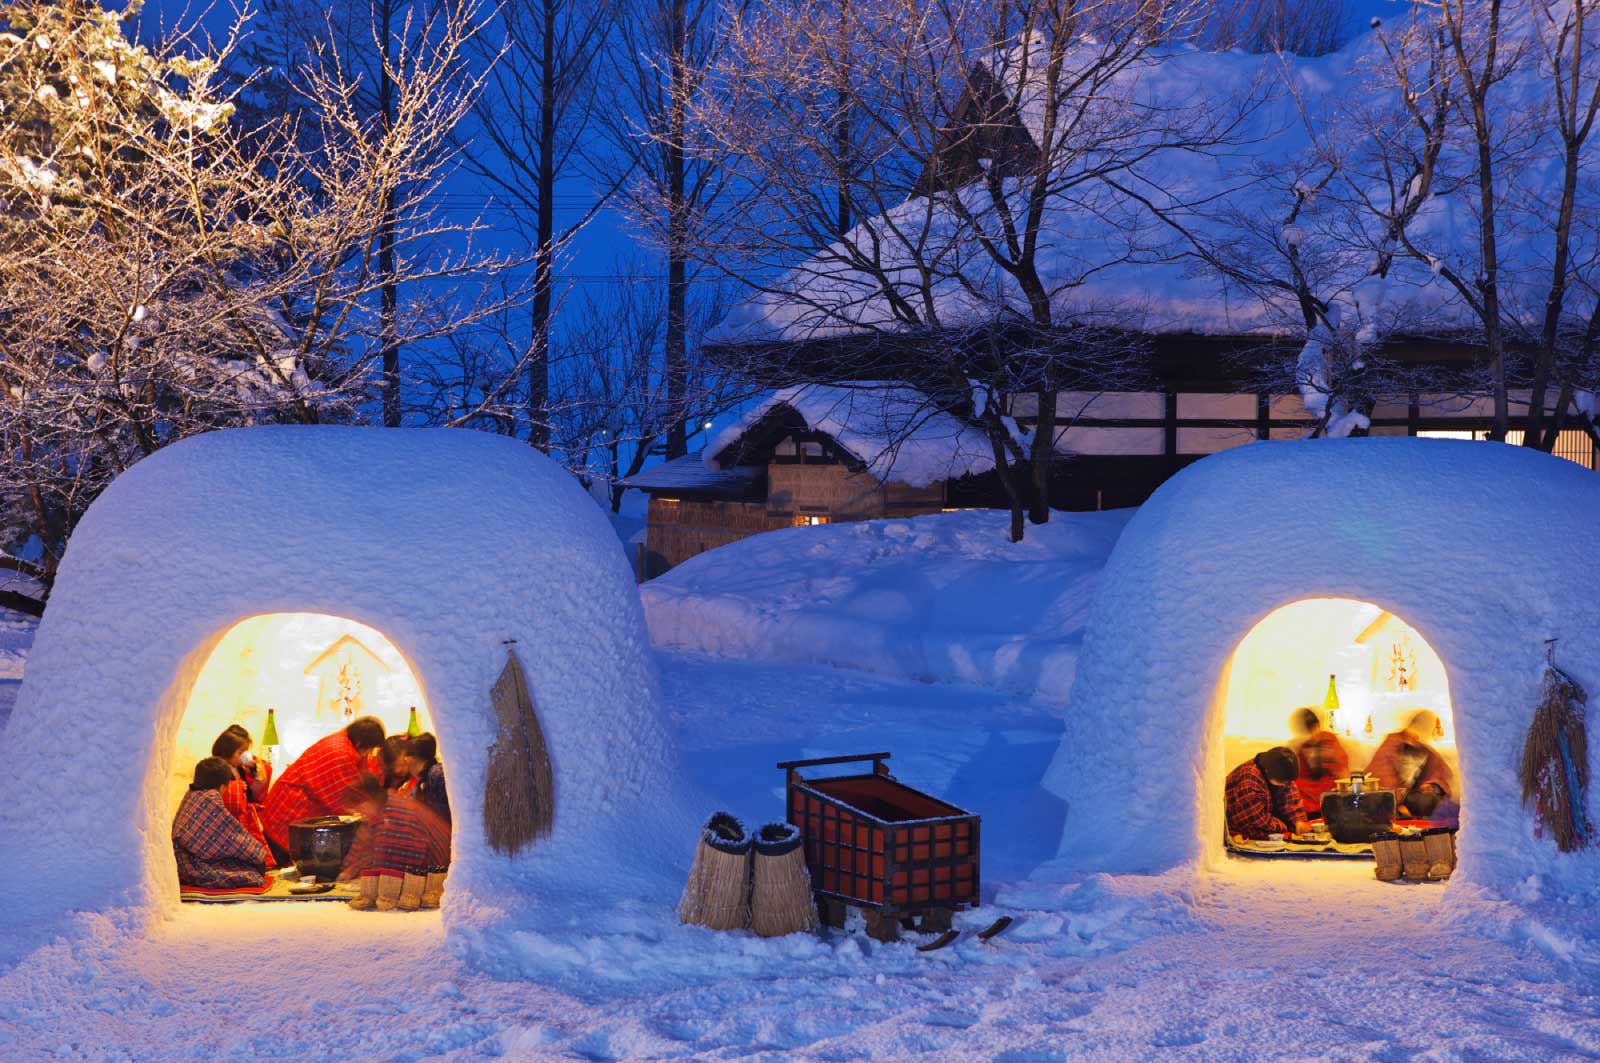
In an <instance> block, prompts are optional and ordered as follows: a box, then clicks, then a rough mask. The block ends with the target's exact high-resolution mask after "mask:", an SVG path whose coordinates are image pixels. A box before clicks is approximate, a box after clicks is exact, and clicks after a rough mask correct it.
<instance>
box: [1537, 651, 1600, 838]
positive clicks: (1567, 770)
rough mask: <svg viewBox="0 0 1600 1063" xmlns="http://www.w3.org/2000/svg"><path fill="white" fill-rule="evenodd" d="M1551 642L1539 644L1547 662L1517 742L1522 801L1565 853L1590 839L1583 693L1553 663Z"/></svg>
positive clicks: (1573, 680)
mask: <svg viewBox="0 0 1600 1063" xmlns="http://www.w3.org/2000/svg"><path fill="white" fill-rule="evenodd" d="M1555 641H1556V640H1555V639H1549V640H1547V641H1546V643H1545V646H1546V653H1547V656H1548V658H1549V663H1548V664H1547V665H1546V667H1545V672H1544V682H1543V684H1542V686H1541V689H1540V697H1539V707H1538V708H1537V709H1535V710H1534V713H1533V723H1532V725H1531V726H1529V728H1528V739H1527V742H1526V743H1525V744H1524V745H1523V747H1522V771H1521V776H1522V803H1523V805H1524V806H1526V805H1527V804H1528V803H1529V802H1532V803H1533V805H1534V810H1535V812H1536V813H1537V815H1538V817H1539V823H1540V826H1541V828H1545V829H1548V830H1549V831H1550V833H1551V834H1552V835H1553V836H1554V837H1555V840H1556V847H1557V848H1559V849H1560V850H1561V851H1562V852H1564V853H1569V852H1572V851H1573V850H1574V849H1582V848H1584V847H1585V846H1587V845H1589V844H1590V843H1591V842H1592V841H1593V839H1594V830H1593V828H1592V826H1591V824H1590V823H1589V814H1588V808H1587V805H1588V791H1589V737H1588V731H1587V729H1586V727H1585V722H1584V709H1583V706H1584V704H1585V703H1586V702H1587V701H1588V700H1589V695H1588V693H1587V692H1586V691H1585V690H1584V689H1583V687H1582V686H1581V685H1579V683H1578V682H1577V680H1575V679H1573V678H1572V677H1571V676H1569V675H1567V674H1566V673H1565V672H1563V671H1562V670H1561V669H1559V668H1557V667H1556V666H1555Z"/></svg>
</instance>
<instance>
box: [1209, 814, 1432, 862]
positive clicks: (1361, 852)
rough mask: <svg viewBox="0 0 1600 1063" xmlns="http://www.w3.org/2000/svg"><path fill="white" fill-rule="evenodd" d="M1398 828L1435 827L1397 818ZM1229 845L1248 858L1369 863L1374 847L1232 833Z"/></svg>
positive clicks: (1407, 831) (1369, 844)
mask: <svg viewBox="0 0 1600 1063" xmlns="http://www.w3.org/2000/svg"><path fill="white" fill-rule="evenodd" d="M1394 826H1395V829H1396V830H1398V831H1399V832H1400V833H1402V834H1407V833H1413V832H1415V831H1419V830H1424V829H1426V828H1428V827H1431V826H1433V824H1432V823H1429V822H1428V821H1427V820H1425V819H1397V820H1395V822H1394ZM1226 844H1227V847H1228V851H1229V852H1234V853H1240V854H1241V855H1244V856H1296V857H1307V856H1310V857H1322V858H1333V859H1363V858H1365V859H1369V860H1370V859H1371V858H1372V845H1371V843H1369V842H1350V843H1345V842H1336V841H1334V840H1333V839H1331V838H1330V839H1328V840H1327V841H1325V842H1292V841H1287V840H1285V841H1254V840H1252V839H1249V838H1242V837H1240V836H1239V835H1237V834H1229V835H1228V836H1227V843H1226Z"/></svg>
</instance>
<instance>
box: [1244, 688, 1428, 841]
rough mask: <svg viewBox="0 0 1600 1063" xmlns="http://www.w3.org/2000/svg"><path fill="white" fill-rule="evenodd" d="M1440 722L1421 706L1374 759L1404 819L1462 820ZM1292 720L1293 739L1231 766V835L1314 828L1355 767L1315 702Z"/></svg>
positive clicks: (1370, 767) (1373, 770) (1371, 768)
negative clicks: (1438, 733)
mask: <svg viewBox="0 0 1600 1063" xmlns="http://www.w3.org/2000/svg"><path fill="white" fill-rule="evenodd" d="M1438 723H1439V718H1438V716H1436V715H1435V714H1434V713H1433V712H1432V711H1431V710H1428V709H1419V710H1417V711H1416V712H1414V713H1412V714H1411V716H1410V717H1409V718H1408V719H1407V720H1406V723H1405V725H1404V726H1402V727H1401V728H1400V729H1399V730H1397V731H1394V732H1392V733H1391V734H1388V735H1386V736H1385V737H1384V739H1383V742H1382V744H1380V745H1379V746H1378V748H1377V750H1376V751H1375V752H1374V753H1373V754H1372V759H1371V762H1370V763H1368V764H1367V769H1366V773H1367V774H1368V775H1371V776H1374V777H1375V778H1376V779H1377V782H1378V786H1379V787H1380V788H1382V789H1384V790H1390V791H1392V792H1393V793H1394V795H1395V804H1396V809H1395V814H1396V816H1397V817H1399V818H1402V819H1415V820H1427V821H1429V822H1433V823H1453V821H1454V819H1455V816H1456V813H1457V810H1458V808H1459V794H1458V793H1457V788H1456V777H1455V772H1454V771H1453V770H1451V768H1450V765H1449V764H1448V763H1447V762H1446V761H1445V759H1444V757H1443V756H1441V755H1440V754H1439V751H1438V750H1436V749H1434V748H1433V747H1432V746H1430V745H1429V744H1428V742H1427V736H1429V735H1432V734H1433V733H1434V730H1435V728H1436V727H1437V726H1438ZM1289 726H1290V729H1291V730H1292V731H1293V732H1294V733H1295V736H1296V737H1295V739H1294V740H1293V741H1292V742H1291V743H1290V744H1289V745H1286V746H1275V747H1274V748H1272V749H1269V750H1266V751H1265V752H1262V753H1258V754H1256V755H1255V756H1254V757H1252V758H1250V759H1249V760H1247V761H1245V762H1244V763H1243V764H1240V765H1239V766H1238V767H1236V768H1234V769H1233V770H1232V771H1231V772H1229V773H1228V780H1227V783H1226V786H1225V788H1224V796H1223V806H1224V809H1225V812H1226V816H1227V821H1228V832H1229V833H1230V834H1233V835H1237V836H1238V837H1241V838H1244V839H1246V840H1248V841H1265V840H1266V839H1268V838H1270V837H1271V836H1273V835H1275V834H1276V835H1290V834H1302V835H1303V834H1308V833H1310V832H1311V831H1312V829H1313V828H1312V824H1313V823H1314V822H1315V821H1317V820H1320V819H1321V818H1322V795H1323V794H1325V793H1327V792H1328V791H1329V790H1332V789H1333V788H1334V787H1335V785H1336V784H1337V782H1338V780H1340V779H1342V778H1344V777H1346V776H1348V775H1349V774H1350V756H1349V753H1348V751H1347V750H1346V749H1345V747H1344V743H1343V742H1341V741H1340V740H1339V736H1338V735H1336V734H1334V733H1333V732H1332V731H1330V730H1328V729H1327V728H1326V727H1325V726H1324V725H1323V720H1322V715H1321V714H1320V713H1319V712H1318V711H1317V710H1316V709H1314V708H1304V709H1296V710H1295V711H1294V713H1293V714H1292V715H1291V716H1290V717H1289Z"/></svg>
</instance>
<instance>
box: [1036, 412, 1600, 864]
mask: <svg viewBox="0 0 1600 1063" xmlns="http://www.w3.org/2000/svg"><path fill="white" fill-rule="evenodd" d="M1597 524H1600V479H1597V478H1596V477H1595V476H1593V475H1592V474H1590V473H1586V472H1585V471H1583V470H1582V469H1580V468H1579V467H1578V466H1576V465H1575V464H1573V463H1571V462H1567V461H1562V460H1559V459H1557V458H1553V457H1551V456H1549V455H1546V454H1539V453H1535V452H1532V451H1529V450H1527V449H1525V448H1520V447H1513V446H1505V445H1498V444H1487V443H1467V442H1452V441H1435V440H1404V439H1365V440H1334V441H1326V442H1320V443H1314V444H1300V443H1267V444H1260V445H1256V446H1250V447H1241V448H1238V449H1236V450H1230V451H1228V452H1226V453H1223V454H1217V455H1213V456H1212V457H1209V458H1207V459H1205V460H1204V461H1201V462H1198V463H1196V464H1195V465H1193V466H1191V467H1190V468H1188V469H1185V470H1184V471H1183V472H1181V473H1179V474H1178V475H1177V476H1175V477H1173V478H1172V479H1171V480H1169V481H1167V483H1166V484H1164V485H1163V486H1162V487H1161V488H1160V489H1159V490H1157V491H1156V493H1155V494H1154V495H1153V496H1152V497H1151V499H1150V501H1149V502H1148V503H1146V504H1145V505H1144V506H1143V507H1142V508H1141V509H1140V510H1139V512H1138V513H1137V514H1135V516H1134V518H1133V520H1132V521H1131V522H1130V523H1129V524H1128V526H1127V528H1126V530H1125V531H1124V532H1123V533H1122V536H1121V537H1120V538H1119V540H1118V541H1117V545H1116V548H1115V550H1114V551H1113V552H1112V555H1111V558H1110V561H1109V562H1108V564H1107V566H1106V569H1105V572H1104V574H1103V576H1102V578H1101V581H1100V583H1099V585H1098V587H1097V590H1096V593H1095V597H1094V601H1093V604H1092V606H1091V613H1090V618H1089V622H1088V626H1087V628H1086V634H1085V638H1084V645H1083V652H1082V656H1081V657H1080V660H1079V667H1078V674H1077V679H1076V682H1075V684H1074V686H1073V690H1072V711H1071V712H1069V713H1067V714H1066V715H1065V716H1064V717H1063V720H1064V723H1065V729H1064V733H1063V736H1062V742H1061V746H1060V750H1059V752H1058V753H1057V755H1056V758H1055V760H1054V762H1053V764H1052V765H1051V767H1050V769H1049V771H1048V772H1047V774H1046V780H1045V782H1046V786H1047V787H1048V788H1049V789H1050V790H1051V791H1053V792H1054V793H1056V794H1057V795H1058V796H1060V797H1061V798H1062V799H1063V800H1064V801H1065V802H1066V803H1067V810H1066V819H1065V823H1064V827H1063V833H1062V838H1061V844H1060V850H1059V856H1058V858H1057V864H1056V866H1058V867H1059V868H1061V869H1067V870H1071V871H1086V870H1091V871H1160V870H1165V869H1168V868H1174V867H1178V866H1181V865H1184V864H1187V863H1193V862H1195V861H1209V860H1211V859H1213V858H1214V857H1216V856H1218V855H1220V853H1221V851H1222V840H1223V825H1222V781H1223V777H1224V774H1225V772H1226V771H1227V769H1228V768H1229V767H1231V766H1232V765H1230V764H1228V762H1227V760H1226V759H1225V757H1226V748H1225V746H1226V737H1227V736H1226V735H1225V731H1226V730H1227V729H1228V726H1229V723H1230V709H1229V694H1230V689H1231V688H1233V687H1235V686H1236V685H1237V684H1238V683H1240V682H1241V681H1243V682H1245V683H1248V682H1249V681H1250V678H1251V676H1250V674H1249V673H1250V671H1251V670H1252V669H1253V668H1255V667H1257V665H1258V664H1259V663H1260V662H1259V661H1253V660H1252V657H1251V654H1250V652H1249V646H1248V645H1247V643H1248V641H1249V640H1248V636H1250V634H1251V632H1252V631H1253V630H1255V629H1256V628H1257V627H1258V625H1260V624H1261V623H1262V621H1263V620H1265V619H1267V618H1269V617H1270V616H1271V615H1272V614H1274V613H1275V612H1276V611H1278V610H1280V609H1282V608H1283V607H1285V606H1291V607H1292V606H1293V603H1301V602H1305V601H1307V600H1326V599H1348V600H1351V601H1352V602H1354V603H1364V604H1365V606H1366V607H1367V608H1368V609H1369V610H1370V615H1371V616H1372V618H1373V620H1374V621H1375V622H1376V621H1379V620H1380V619H1381V617H1382V615H1383V614H1388V615H1389V616H1390V617H1392V618H1397V619H1398V621H1401V622H1403V625H1404V630H1406V631H1413V632H1415V633H1417V634H1418V635H1419V636H1420V637H1421V638H1422V639H1423V640H1425V642H1426V645H1427V647H1430V649H1429V650H1428V651H1427V653H1426V654H1423V653H1421V652H1419V653H1418V654H1417V659H1418V661H1419V662H1423V661H1426V662H1427V665H1426V667H1428V668H1434V667H1436V668H1437V669H1438V670H1439V673H1440V674H1439V675H1438V676H1437V677H1436V678H1435V680H1434V681H1435V683H1436V684H1437V686H1436V687H1435V689H1434V690H1433V691H1431V692H1430V691H1428V690H1421V689H1419V690H1418V691H1416V692H1415V693H1414V695H1413V696H1414V697H1415V698H1418V699H1423V703H1424V704H1425V703H1426V699H1428V698H1434V697H1442V698H1443V704H1444V705H1445V706H1446V707H1448V709H1449V710H1450V715H1449V717H1448V718H1447V719H1445V720H1444V721H1443V722H1442V727H1443V728H1445V729H1447V733H1448V737H1449V738H1451V739H1453V740H1454V744H1455V748H1456V750H1457V751H1458V754H1459V768H1460V777H1461V784H1462V797H1461V804H1462V815H1461V832H1460V853H1461V864H1460V871H1459V875H1460V876H1461V877H1463V878H1465V879H1467V880H1469V881H1475V882H1479V883H1483V884H1488V885H1491V886H1495V887H1498V888H1503V889H1509V888H1511V887H1513V886H1515V885H1516V884H1517V883H1521V882H1523V881H1525V880H1527V879H1528V878H1529V876H1532V875H1539V876H1543V877H1544V878H1545V879H1546V881H1547V882H1548V888H1549V889H1550V890H1551V891H1552V892H1561V891H1563V890H1565V889H1568V888H1571V889H1577V888H1579V886H1580V885H1582V884H1584V883H1588V882H1592V881H1593V879H1594V876H1595V875H1596V873H1597V872H1600V851H1596V850H1593V849H1591V850H1589V851H1586V852H1580V853H1576V854H1569V853H1560V852H1558V851H1557V849H1556V847H1555V845H1554V844H1553V843H1552V842H1551V841H1550V840H1549V839H1548V838H1541V836H1540V832H1539V830H1538V827H1537V823H1536V820H1535V817H1534V814H1533V812H1532V811H1531V810H1530V809H1528V808H1525V807H1524V805H1523V802H1522V797H1521V783H1520V781H1519V776H1518V771H1519V763H1520V757H1521V750H1522V748H1523V742H1524V738H1525V736H1526V734H1527V732H1528V728H1529V725H1530V722H1531V720H1532V717H1533V713H1534V709H1535V707H1536V706H1537V705H1538V704H1539V701H1540V682H1541V677H1542V674H1543V669H1544V665H1545V662H1546V652H1547V644H1546V640H1547V639H1551V638H1555V639H1558V640H1559V641H1558V642H1557V644H1556V645H1557V658H1558V660H1559V662H1560V664H1561V665H1562V667H1563V668H1564V669H1565V670H1566V671H1567V672H1569V673H1570V674H1572V675H1573V676H1574V677H1575V678H1577V679H1578V681H1579V682H1581V683H1583V684H1584V685H1585V686H1586V687H1587V688H1588V689H1589V690H1594V689H1596V687H1597V685H1600V604H1597V603H1596V601H1595V598H1594V595H1593V593H1592V588H1591V587H1590V585H1589V584H1590V580H1589V579H1588V575H1587V573H1588V569H1589V563H1588V560H1587V553H1588V544H1589V543H1591V542H1592V541H1593V534H1594V528H1595V527H1596V526H1597ZM1303 620H1304V618H1302V621H1303ZM1328 630H1330V631H1339V632H1341V633H1340V634H1339V635H1338V638H1339V639H1341V640H1348V639H1349V638H1350V634H1349V628H1348V627H1346V628H1342V629H1341V628H1339V626H1338V625H1331V626H1329V627H1328ZM1400 630H1401V628H1399V627H1396V628H1393V629H1392V630H1391V633H1393V632H1398V631H1400ZM1300 632H1301V634H1302V635H1303V636H1305V637H1306V638H1307V639H1309V638H1311V637H1312V636H1313V635H1315V634H1316V625H1306V624H1305V623H1304V622H1302V625H1301V628H1300ZM1346 644H1347V643H1346ZM1335 648H1337V647H1335ZM1322 660H1325V658H1319V660H1318V664H1317V667H1318V668H1319V671H1318V673H1317V674H1315V675H1313V676H1311V677H1310V679H1311V680H1312V682H1313V683H1314V684H1316V683H1323V684H1325V683H1326V681H1327V676H1326V673H1325V672H1323V671H1321V661H1322ZM1435 660H1436V661H1437V664H1436V665H1435V664H1433V662H1434V661H1435ZM1419 667H1422V665H1421V664H1419ZM1285 700H1286V701H1290V702H1291V703H1288V704H1283V705H1281V706H1280V707H1281V709H1282V712H1283V713H1285V714H1287V712H1288V711H1289V710H1290V709H1292V708H1293V707H1294V705H1293V704H1292V700H1293V699H1292V698H1289V697H1286V698H1285ZM1430 707H1431V706H1430ZM1363 725H1364V721H1363ZM1378 726H1381V723H1380V724H1378ZM1597 752H1600V750H1597V748H1596V745H1594V744H1591V745H1590V747H1589V758H1590V761H1589V770H1590V774H1591V776H1593V775H1594V773H1595V771H1596V769H1597V768H1600V763H1596V761H1597V760H1600V758H1597ZM1108 780H1117V781H1118V782H1117V784H1116V785H1110V784H1108ZM1108 825H1115V829H1108ZM1583 888H1587V886H1583Z"/></svg>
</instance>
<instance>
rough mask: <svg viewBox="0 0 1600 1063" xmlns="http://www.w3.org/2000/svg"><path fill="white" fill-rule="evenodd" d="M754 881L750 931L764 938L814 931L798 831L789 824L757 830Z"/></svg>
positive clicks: (812, 903) (813, 911)
mask: <svg viewBox="0 0 1600 1063" xmlns="http://www.w3.org/2000/svg"><path fill="white" fill-rule="evenodd" d="M755 854H756V855H755V874H754V876H753V878H754V880H755V886H754V889H753V890H752V892H751V897H750V910H751V912H750V928H751V929H752V930H754V931H755V932H756V933H757V934H760V935H761V936H762V937H764V938H771V937H781V936H782V935H784V934H794V933H798V932H799V931H802V930H815V929H816V928H817V904H816V900H815V899H814V898H813V897H812V895H811V876H810V875H809V874H808V873H807V872H806V854H805V851H804V850H803V849H802V848H801V847H800V831H799V829H798V828H797V827H795V826H794V824H792V823H768V824H766V825H764V826H763V827H761V828H760V829H759V830H757V831H756V836H755Z"/></svg>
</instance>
